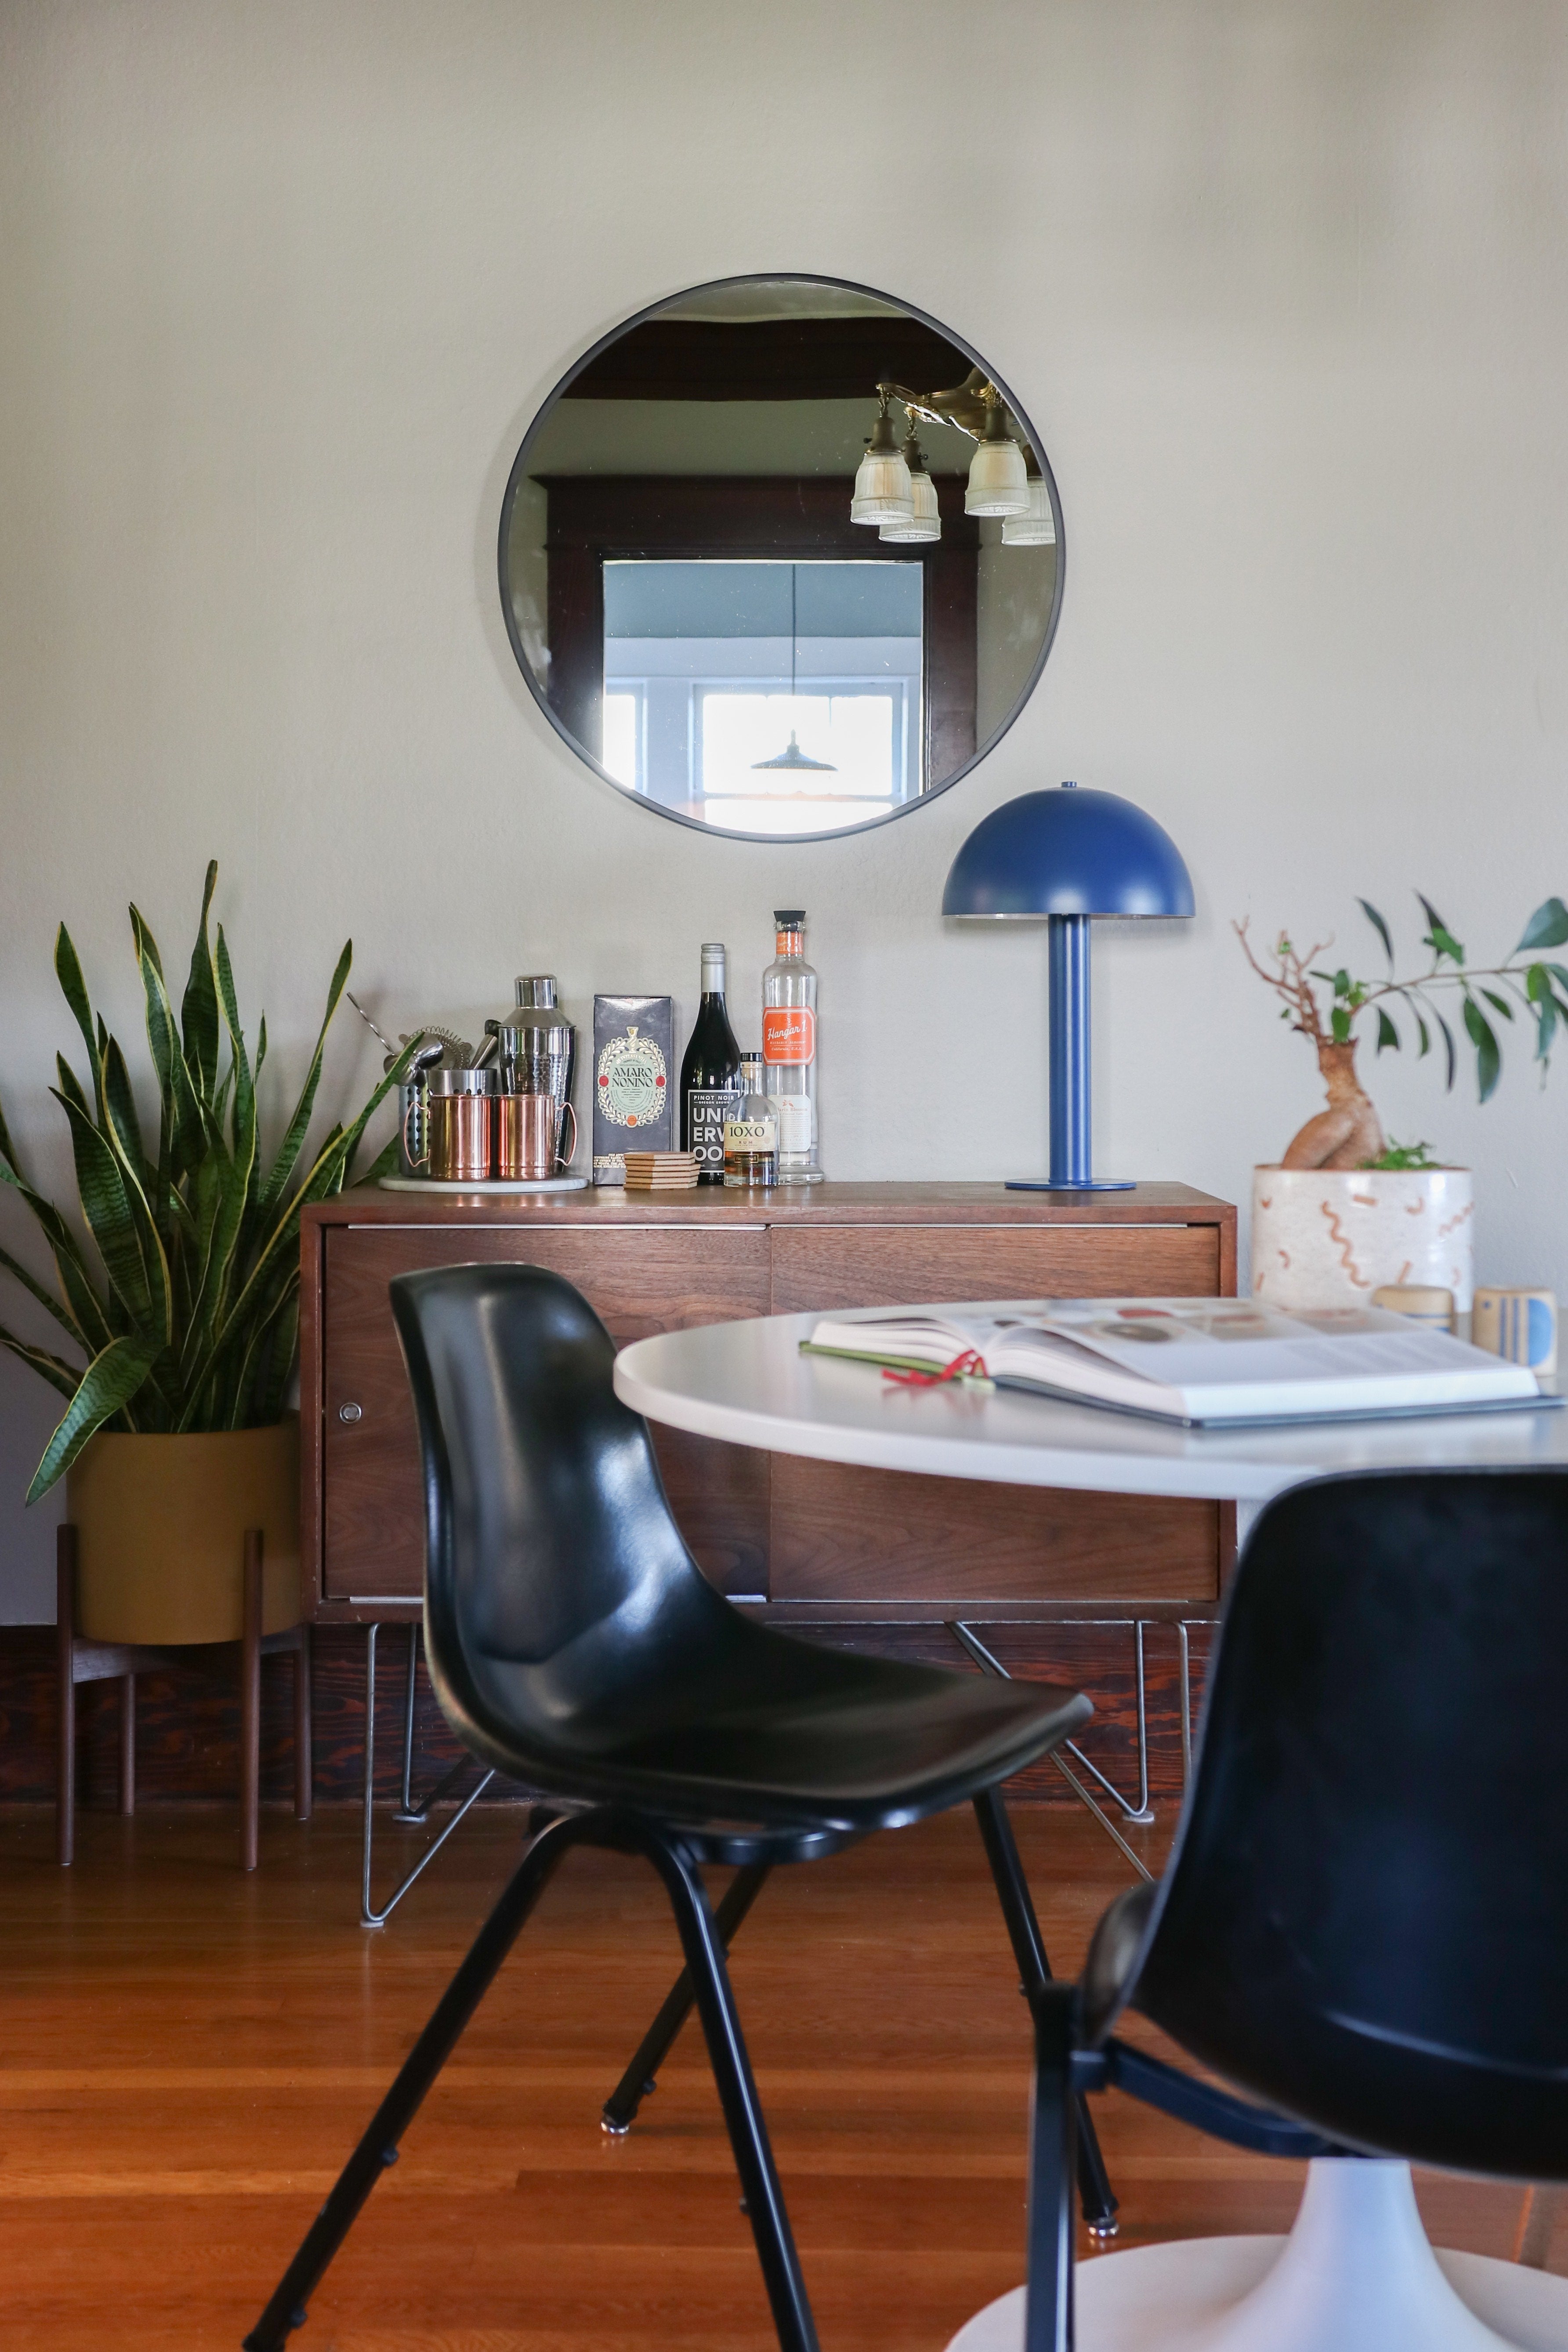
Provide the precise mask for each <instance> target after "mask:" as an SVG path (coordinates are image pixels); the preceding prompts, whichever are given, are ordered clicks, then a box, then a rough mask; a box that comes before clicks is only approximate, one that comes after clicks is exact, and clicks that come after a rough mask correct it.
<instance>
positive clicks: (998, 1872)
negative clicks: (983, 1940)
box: [974, 1789, 1118, 2238]
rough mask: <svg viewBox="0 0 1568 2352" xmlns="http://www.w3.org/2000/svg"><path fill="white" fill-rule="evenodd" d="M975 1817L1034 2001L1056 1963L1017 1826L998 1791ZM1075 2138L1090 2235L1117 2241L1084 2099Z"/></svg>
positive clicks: (1112, 2199) (987, 1793) (1113, 2203)
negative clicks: (1043, 1930) (1052, 1961)
mask: <svg viewBox="0 0 1568 2352" xmlns="http://www.w3.org/2000/svg"><path fill="white" fill-rule="evenodd" d="M974 1818H975V1820H976V1821H977V1822H979V1824H980V1836H981V1841H982V1843H984V1848H985V1858H986V1860H987V1862H989V1864H991V1875H992V1877H993V1878H994V1880H995V1882H996V1894H997V1899H998V1900H999V1901H1000V1903H1001V1906H1002V1916H1003V1917H1004V1919H1005V1921H1006V1923H1007V1933H1008V1936H1009V1937H1010V1938H1011V1940H1012V1945H1013V1958H1014V1959H1015V1960H1016V1962H1017V1967H1018V1978H1019V1981H1020V1983H1021V1984H1022V1986H1023V1989H1024V1995H1025V1998H1026V2000H1029V2001H1030V2002H1033V2000H1034V1999H1035V1996H1036V1994H1037V1992H1038V1991H1039V1990H1041V1988H1042V1987H1043V1986H1045V1985H1048V1984H1049V1983H1050V1982H1051V1981H1052V1979H1051V1964H1050V1962H1049V1960H1048V1959H1047V1957H1046V1944H1045V1938H1044V1937H1043V1936H1042V1935H1041V1933H1040V1923H1039V1920H1038V1918H1037V1916H1036V1913H1035V1904H1034V1898H1033V1896H1032V1895H1030V1893H1029V1882H1028V1880H1027V1879H1026V1877H1025V1875H1024V1864H1023V1861H1022V1859H1021V1857H1020V1855H1019V1853H1018V1844H1017V1840H1016V1838H1015V1837H1014V1835H1013V1824H1012V1822H1010V1821H1009V1820H1008V1818H1007V1808H1006V1805H1005V1803H1004V1801H1003V1799H1002V1796H1001V1794H1000V1791H999V1790H995V1789H987V1790H984V1792H983V1794H982V1795H980V1796H978V1797H976V1798H975V1800H974ZM1075 2138H1076V2142H1077V2148H1078V2190H1079V2203H1080V2204H1081V2206H1082V2208H1083V2218H1084V2221H1085V2223H1086V2224H1087V2226H1088V2228H1089V2233H1090V2235H1091V2236H1093V2237H1096V2238H1113V2237H1114V2236H1115V2235H1116V2215H1117V2211H1118V2200H1117V2197H1116V2193H1115V2191H1114V2189H1112V2188H1111V2186H1110V2176H1109V2174H1108V2173H1107V2171H1106V2169H1105V2158H1104V2157H1103V2156H1102V2155H1101V2154H1100V2139H1099V2137H1098V2135H1097V2133H1096V2131H1095V2128H1094V2120H1093V2117H1092V2116H1090V2114H1089V2107H1088V2105H1087V2103H1086V2101H1085V2100H1084V2099H1083V2098H1082V2097H1081V2096H1080V2097H1079V2101H1078V2129H1077V2132H1076V2134H1075Z"/></svg>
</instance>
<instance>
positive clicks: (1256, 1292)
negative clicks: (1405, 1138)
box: [1252, 1168, 1475, 1315]
mask: <svg viewBox="0 0 1568 2352" xmlns="http://www.w3.org/2000/svg"><path fill="white" fill-rule="evenodd" d="M1474 1210H1475V1201H1474V1198H1473V1195H1472V1193H1471V1190H1470V1171H1469V1170H1468V1168H1418V1169H1409V1170H1401V1171H1398V1172H1393V1171H1383V1170H1373V1169H1363V1168H1353V1169H1338V1168H1258V1169H1255V1170H1254V1171H1253V1178H1252V1289H1253V1296H1254V1297H1258V1298H1267V1299H1268V1301H1269V1303H1270V1305H1271V1306H1274V1307H1287V1308H1289V1307H1353V1306H1355V1305H1357V1304H1358V1303H1359V1304H1360V1305H1362V1306H1366V1305H1368V1304H1369V1303H1370V1302H1371V1298H1372V1294H1373V1291H1374V1290H1376V1289H1379V1288H1380V1287H1381V1286H1382V1285H1383V1284H1384V1283H1392V1282H1414V1283H1431V1284H1433V1285H1435V1286H1436V1287H1438V1288H1440V1289H1443V1290H1451V1291H1452V1292H1453V1294H1454V1307H1455V1311H1456V1313H1457V1314H1459V1315H1468V1313H1469V1311H1470V1302H1471V1298H1472V1296H1473V1294H1474V1290H1475V1250H1474V1241H1473V1234H1474Z"/></svg>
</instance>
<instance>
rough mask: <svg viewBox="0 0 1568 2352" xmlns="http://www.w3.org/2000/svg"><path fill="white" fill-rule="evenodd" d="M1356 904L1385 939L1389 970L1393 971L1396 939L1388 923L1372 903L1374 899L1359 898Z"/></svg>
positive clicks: (1384, 945) (1384, 947)
mask: <svg viewBox="0 0 1568 2352" xmlns="http://www.w3.org/2000/svg"><path fill="white" fill-rule="evenodd" d="M1356 905H1357V906H1358V907H1359V908H1361V910H1362V913H1363V915H1364V916H1365V917H1366V919H1367V921H1368V922H1369V923H1370V924H1371V925H1372V928H1373V930H1374V931H1375V932H1376V933H1377V936H1378V938H1379V939H1380V940H1382V941H1383V952H1384V955H1385V956H1386V957H1387V958H1388V965H1389V970H1390V971H1392V970H1393V969H1394V941H1393V940H1391V939H1390V937H1389V935H1388V925H1387V924H1386V923H1385V922H1384V919H1383V917H1382V916H1381V915H1380V914H1379V913H1378V911H1377V908H1375V907H1374V906H1373V904H1372V901H1371V900H1370V899H1369V898H1358V899H1357V900H1356Z"/></svg>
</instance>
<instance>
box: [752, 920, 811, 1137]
mask: <svg viewBox="0 0 1568 2352" xmlns="http://www.w3.org/2000/svg"><path fill="white" fill-rule="evenodd" d="M773 923H774V926H775V935H774V945H775V949H776V952H775V954H774V957H773V962H772V963H771V964H769V966H768V968H767V970H766V971H764V972H763V1062H764V1064H765V1065H766V1072H767V1084H768V1097H769V1100H770V1101H771V1102H772V1104H773V1112H774V1115H775V1117H776V1118H777V1119H778V1125H779V1182H780V1183H781V1184H820V1183H821V1181H822V1170H821V1168H820V1167H819V1165H818V1164H817V1148H816V972H815V971H813V970H812V968H811V966H810V965H809V964H808V963H807V961H806V960H805V914H804V912H803V911H802V909H801V908H798V907H779V908H775V909H774V912H773Z"/></svg>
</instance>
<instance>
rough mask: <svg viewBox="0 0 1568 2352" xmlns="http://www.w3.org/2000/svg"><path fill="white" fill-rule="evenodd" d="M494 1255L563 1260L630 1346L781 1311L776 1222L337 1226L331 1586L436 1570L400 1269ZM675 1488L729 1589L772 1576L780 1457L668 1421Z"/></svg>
mask: <svg viewBox="0 0 1568 2352" xmlns="http://www.w3.org/2000/svg"><path fill="white" fill-rule="evenodd" d="M476 1260H483V1261H485V1262H487V1263H494V1262H496V1261H501V1262H504V1263H509V1264H523V1265H543V1266H549V1267H550V1268H551V1269H552V1271H553V1272H555V1273H557V1274H562V1275H564V1276H565V1277H566V1279H567V1280H568V1281H569V1282H572V1283H574V1284H575V1285H576V1286H577V1288H578V1289H579V1290H581V1291H582V1292H583V1294H584V1297H586V1298H587V1300H588V1301H589V1303H590V1305H591V1306H592V1307H594V1309H595V1313H597V1314H598V1315H600V1316H601V1317H602V1318H603V1319H604V1322H605V1327H606V1328H607V1329H608V1331H609V1333H610V1336H611V1338H612V1339H615V1341H616V1344H617V1346H624V1345H626V1343H627V1342H628V1341H630V1340H632V1339H646V1338H647V1337H648V1336H649V1335H650V1334H652V1333H654V1332H656V1331H671V1330H679V1329H683V1328H688V1327H689V1326H690V1325H693V1324H699V1323H725V1322H733V1321H737V1320H740V1319H742V1318H745V1317H749V1316H753V1315H765V1314H766V1313H767V1312H768V1235H767V1232H766V1230H765V1228H763V1227H762V1226H756V1227H745V1228H740V1229H735V1228H730V1229H727V1230H725V1231H723V1232H720V1233H714V1232H696V1231H693V1230H691V1229H690V1228H688V1229H687V1230H686V1231H685V1232H676V1231H669V1230H667V1229H665V1228H663V1227H657V1226H656V1227H649V1226H647V1225H637V1226H626V1227H624V1228H611V1229H609V1230H605V1228H604V1227H602V1226H600V1227H597V1228H595V1230H594V1231H593V1232H591V1233H590V1232H585V1231H574V1230H573V1229H572V1228H571V1227H563V1228H562V1229H561V1230H559V1231H557V1232H555V1233H542V1232H540V1231H539V1230H538V1228H537V1227H508V1226H495V1225H487V1226H483V1227H475V1228H473V1229H471V1230H468V1231H465V1230H463V1229H462V1228H460V1227H459V1228H445V1229H443V1228H440V1227H430V1226H392V1227H388V1226H384V1225H375V1226H370V1225H367V1226H345V1227H339V1228H332V1229H330V1230H329V1231H328V1232H327V1234H326V1235H325V1268H324V1300H323V1308H324V1328H323V1333H322V1342H323V1344H322V1359H323V1363H324V1369H325V1380H324V1394H323V1398H322V1414H323V1423H324V1426H323V1429H322V1433H321V1441H322V1473H323V1475H322V1490H323V1491H322V1517H323V1524H322V1557H323V1570H324V1574H323V1580H322V1593H323V1598H324V1599H326V1600H329V1601H362V1602H363V1601H377V1600H380V1601H390V1600H416V1599H417V1598H418V1596H419V1593H420V1591H421V1588H422V1585H423V1581H424V1572H425V1525H424V1506H423V1500H422V1496H421V1493H420V1481H419V1447H418V1440H417V1437H416V1431H415V1424H414V1406H413V1402H412V1400H411V1398H410V1396H409V1392H408V1380H407V1375H406V1373H405V1370H404V1367H403V1356H402V1351H401V1349H399V1347H398V1343H397V1333H396V1329H395V1326H394V1324H393V1320H392V1307H391V1302H390V1299H389V1297H388V1292H387V1286H388V1284H389V1283H390V1282H391V1280H392V1277H393V1276H394V1275H398V1274H411V1273H414V1272H416V1270H418V1269H420V1268H422V1267H426V1266H438V1265H471V1264H473V1263H474V1262H475V1261H476ZM654 1442H655V1444H656V1446H657V1448H658V1457H659V1466H660V1468H661V1470H662V1472H663V1474H664V1480H665V1486H666V1488H667V1490H668V1495H669V1499H670V1504H671V1507H672V1508H673V1509H674V1512H675V1515H676V1517H677V1518H678V1520H679V1522H680V1526H681V1528H682V1530H683V1532H684V1534H685V1536H686V1539H687V1541H688V1542H689V1544H690V1546H691V1549H692V1551H693V1553H694V1554H695V1556H696V1558H697V1559H698V1560H699V1562H700V1565H701V1567H702V1568H703V1570H705V1571H706V1573H707V1574H708V1575H709V1576H710V1577H711V1578H712V1580H713V1581H714V1582H715V1583H716V1584H717V1585H718V1586H719V1587H720V1589H721V1591H729V1592H744V1593H753V1594H760V1595H763V1596H765V1594H766V1592H767V1537H768V1492H769V1466H770V1465H769V1460H768V1456H767V1455H766V1454H759V1453H754V1452H752V1451H750V1450H747V1449H743V1448H741V1447H736V1446H731V1445H720V1444H714V1443H713V1442H712V1441H711V1440H709V1439H706V1438H700V1437H690V1436H688V1435H687V1434H686V1433H684V1432H683V1431H680V1430H673V1429H656V1430H655V1432H654Z"/></svg>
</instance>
